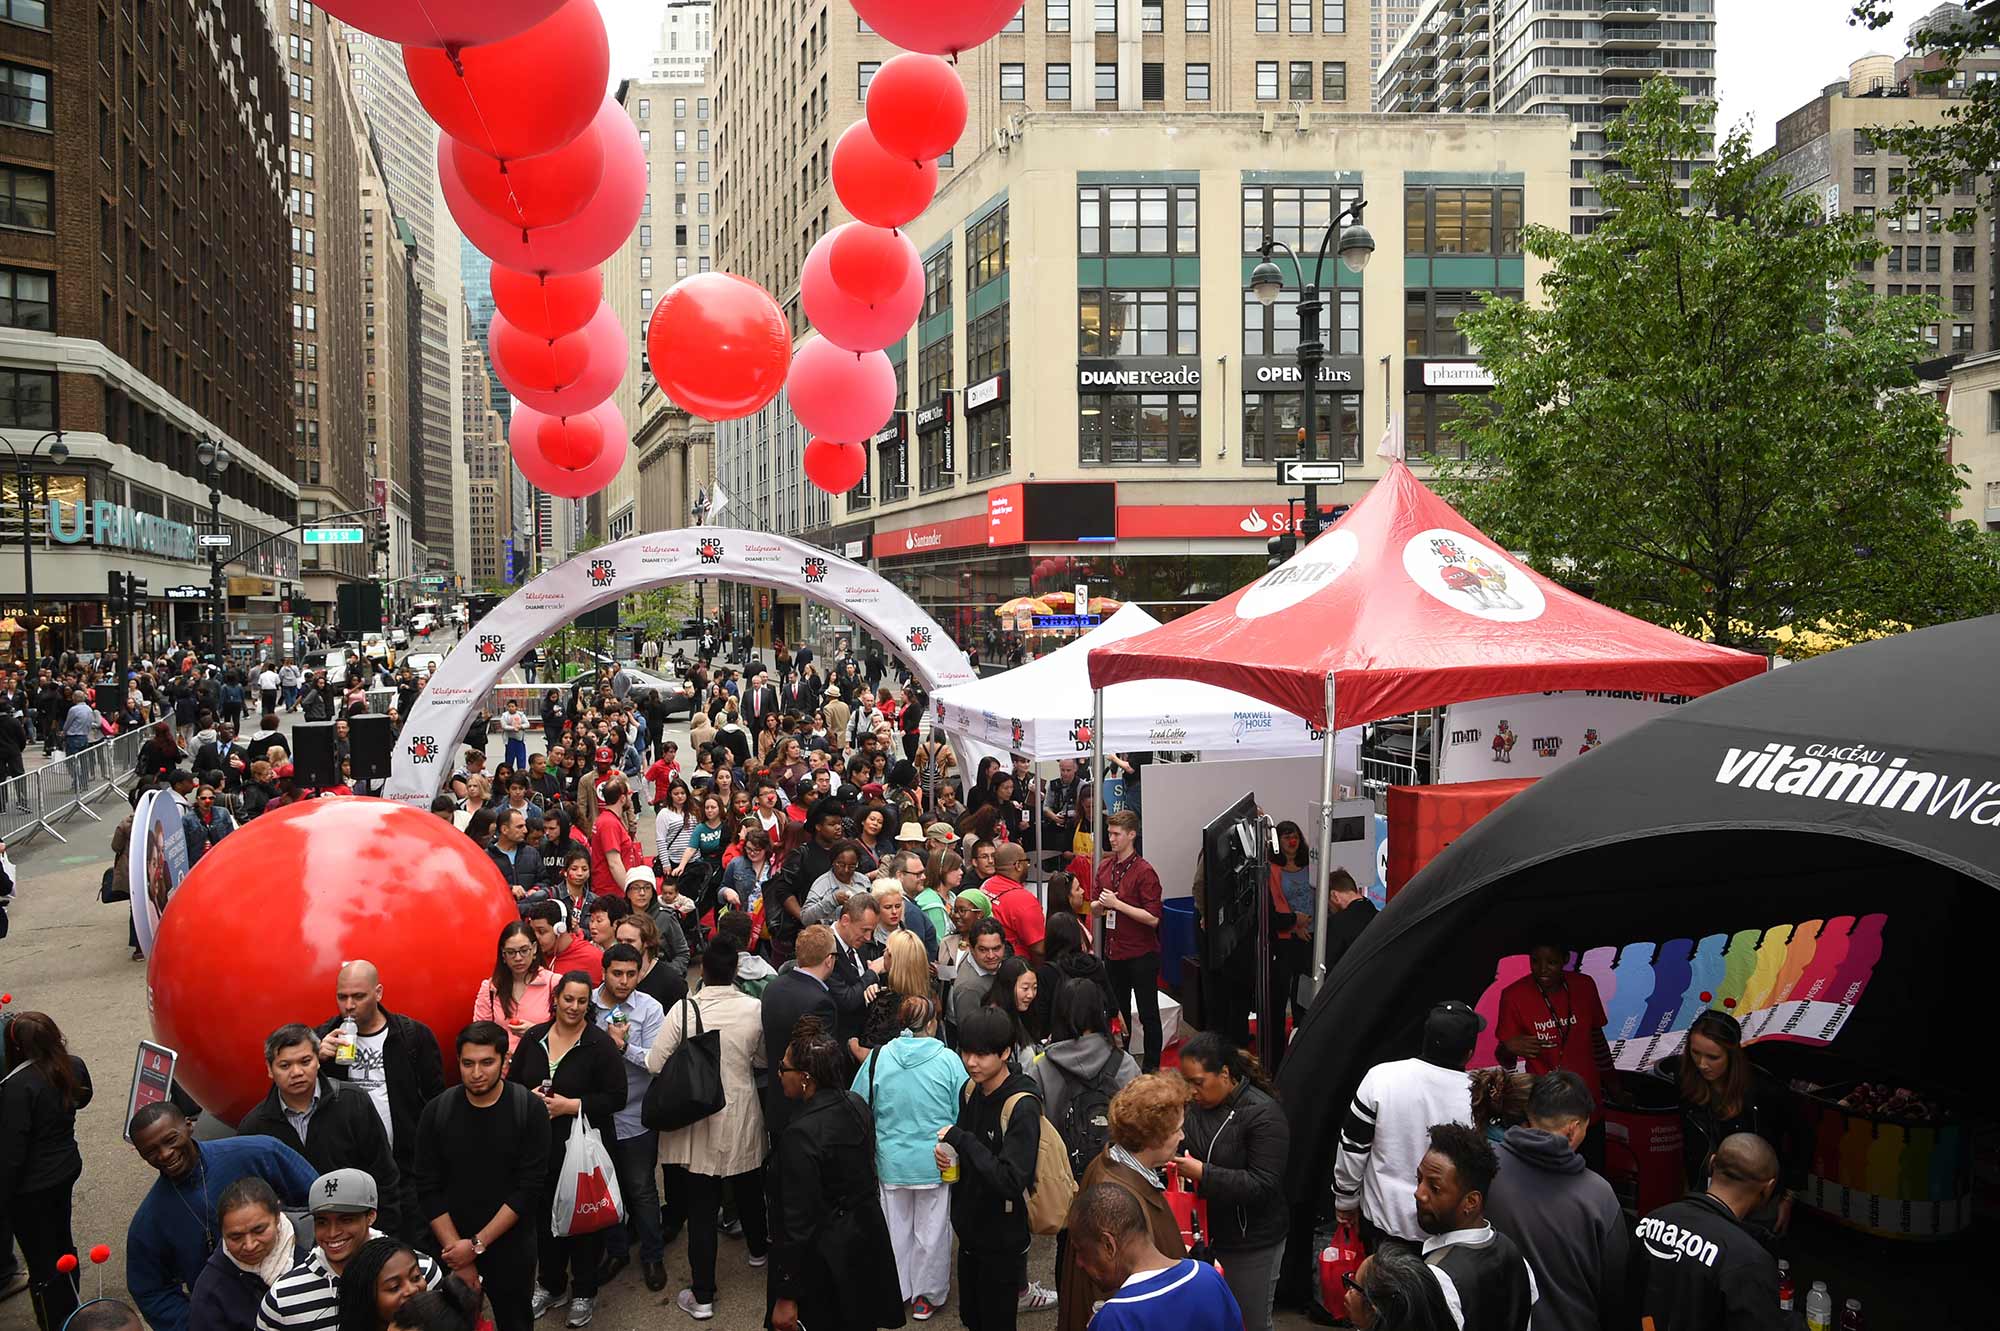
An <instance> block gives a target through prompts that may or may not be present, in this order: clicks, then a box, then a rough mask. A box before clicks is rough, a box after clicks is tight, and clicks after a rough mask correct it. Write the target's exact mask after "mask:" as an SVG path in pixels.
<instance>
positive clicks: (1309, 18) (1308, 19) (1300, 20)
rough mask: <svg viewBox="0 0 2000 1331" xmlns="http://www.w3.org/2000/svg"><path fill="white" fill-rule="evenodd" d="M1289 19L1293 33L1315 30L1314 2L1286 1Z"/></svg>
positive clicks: (1302, 0) (1308, 0)
mask: <svg viewBox="0 0 2000 1331" xmlns="http://www.w3.org/2000/svg"><path fill="white" fill-rule="evenodd" d="M1285 7H1286V9H1287V10H1288V11H1289V12H1288V15H1287V17H1288V18H1289V20H1290V26H1291V30H1292V31H1293V32H1311V31H1312V30H1313V0H1286V6H1285Z"/></svg>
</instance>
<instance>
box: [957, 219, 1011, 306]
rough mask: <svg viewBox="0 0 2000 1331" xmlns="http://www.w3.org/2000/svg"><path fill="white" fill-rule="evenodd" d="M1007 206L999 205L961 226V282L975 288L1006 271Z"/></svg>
mask: <svg viewBox="0 0 2000 1331" xmlns="http://www.w3.org/2000/svg"><path fill="white" fill-rule="evenodd" d="M1009 256H1010V248H1009V243H1008V239H1007V207H1006V205H1005V204H1002V205H1001V206H1000V207H998V208H995V209H994V210H993V211H992V212H990V213H988V214H987V215H986V216H984V217H982V218H980V219H979V220H978V221H977V222H974V223H973V224H972V225H971V226H969V227H967V228H966V229H965V285H966V288H967V289H968V290H971V291H977V290H978V289H979V288H980V287H983V286H985V285H986V284H987V283H988V282H991V281H992V280H993V279H994V278H996V277H998V276H1000V275H1001V274H1002V273H1004V272H1006V271H1007V268H1008V264H1009Z"/></svg>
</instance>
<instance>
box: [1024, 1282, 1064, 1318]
mask: <svg viewBox="0 0 2000 1331" xmlns="http://www.w3.org/2000/svg"><path fill="white" fill-rule="evenodd" d="M1055 1306H1056V1292H1055V1291H1054V1290H1052V1289H1050V1288H1048V1286H1046V1285H1044V1284H1042V1282H1041V1281H1039V1280H1030V1281H1029V1282H1028V1287H1027V1288H1026V1289H1024V1290H1022V1291H1021V1297H1020V1300H1019V1301H1018V1302H1016V1303H1015V1305H1014V1307H1015V1309H1016V1310H1017V1311H1020V1312H1024V1313H1045V1312H1047V1311H1048V1310H1049V1309H1051V1308H1053V1307H1055Z"/></svg>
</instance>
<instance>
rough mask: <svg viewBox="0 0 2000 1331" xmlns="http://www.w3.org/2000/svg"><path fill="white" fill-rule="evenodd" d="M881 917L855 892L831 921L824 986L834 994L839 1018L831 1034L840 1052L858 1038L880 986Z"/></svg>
mask: <svg viewBox="0 0 2000 1331" xmlns="http://www.w3.org/2000/svg"><path fill="white" fill-rule="evenodd" d="M881 914H882V913H881V908H880V907H879V906H877V905H876V904H875V898H874V897H872V896H870V895H869V894H868V893H866V892H856V893H855V894H854V895H853V896H851V897H849V898H848V899H847V904H846V905H844V906H842V907H841V908H840V914H839V915H838V916H837V917H836V918H835V919H834V921H833V942H834V947H833V975H832V976H831V977H830V978H829V979H828V980H827V982H826V984H827V988H828V989H830V990H832V991H833V1007H834V1011H835V1012H837V1013H838V1014H839V1017H840V1023H839V1025H838V1026H837V1027H836V1028H835V1030H834V1034H835V1035H836V1036H837V1037H839V1040H840V1043H841V1047H842V1048H846V1046H847V1042H848V1040H849V1039H851V1038H854V1037H857V1036H859V1035H860V1034H861V1021H862V1018H863V1017H864V1016H865V1015H866V1014H867V1011H868V1004H869V1001H870V1000H872V999H873V998H874V997H875V990H876V989H877V988H878V987H879V986H880V985H881V983H882V968H883V964H884V963H883V961H882V958H881V956H880V954H879V952H878V949H877V948H876V946H875V925H876V923H877V922H878V921H879V920H880V919H881Z"/></svg>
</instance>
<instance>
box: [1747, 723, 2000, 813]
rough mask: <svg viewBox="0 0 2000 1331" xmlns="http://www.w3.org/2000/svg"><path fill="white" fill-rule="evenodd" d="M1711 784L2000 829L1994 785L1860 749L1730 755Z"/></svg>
mask: <svg viewBox="0 0 2000 1331" xmlns="http://www.w3.org/2000/svg"><path fill="white" fill-rule="evenodd" d="M1715 783H1716V784H1717V785H1719V786H1735V787H1737V788H1739V789H1741V790H1767V791H1770V792H1771V793H1773V794H1777V795H1802V796H1804V797H1806V798H1807V799H1816V800H1831V801H1834V802H1837V803H1842V804H1859V805H1862V806H1864V807H1867V808H1871V809H1894V810H1897V811H1898V812H1901V813H1917V814H1923V815H1925V816H1926V817H1931V818H1949V819H1951V820H1952V821H1954V822H1956V821H1958V820H1960V819H1963V820H1964V821H1966V822H1969V823H1976V824H1978V825H1979V826H1981V827H1996V826H2000V781H1984V780H1977V779H1975V778H1973V777H1969V776H1954V775H1952V774H1951V773H1949V772H1932V771H1927V770H1925V769H1923V768H1920V767H1912V766H1910V759H1908V758H1891V757H1889V755H1888V752H1887V751H1886V750H1883V749H1872V748H1869V747H1868V746H1867V745H1865V744H1808V745H1806V746H1804V747H1803V748H1801V747H1799V746H1798V745H1795V744H1781V743H1776V742H1773V743H1770V744H1766V745H1765V746H1764V747H1763V748H1761V749H1739V748H1731V749H1730V750H1729V751H1728V752H1727V753H1725V754H1723V756H1722V762H1721V764H1720V765H1719V766H1718V767H1717V768H1716V771H1715Z"/></svg>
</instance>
